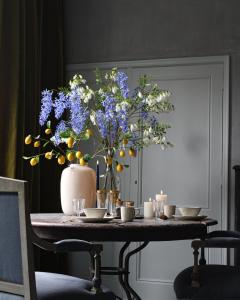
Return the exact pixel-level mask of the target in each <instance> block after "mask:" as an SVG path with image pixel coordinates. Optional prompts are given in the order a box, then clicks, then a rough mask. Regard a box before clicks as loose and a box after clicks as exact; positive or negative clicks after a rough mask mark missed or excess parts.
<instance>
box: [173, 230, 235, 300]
mask: <svg viewBox="0 0 240 300" xmlns="http://www.w3.org/2000/svg"><path fill="white" fill-rule="evenodd" d="M192 248H193V250H194V251H193V254H194V266H193V267H189V268H186V269H185V270H183V271H182V272H181V273H179V274H178V275H177V277H176V279H175V281H174V290H175V293H176V296H177V299H181V300H187V299H188V300H190V299H202V300H208V299H209V300H210V299H211V300H215V299H217V300H222V299H224V300H231V299H235V300H236V299H238V300H239V299H240V269H239V267H234V266H227V265H206V261H205V258H204V249H205V248H240V233H239V232H235V231H213V232H211V233H209V234H208V235H207V237H206V239H205V240H203V241H202V240H194V241H193V242H192ZM199 249H201V259H200V261H199V263H198V256H199Z"/></svg>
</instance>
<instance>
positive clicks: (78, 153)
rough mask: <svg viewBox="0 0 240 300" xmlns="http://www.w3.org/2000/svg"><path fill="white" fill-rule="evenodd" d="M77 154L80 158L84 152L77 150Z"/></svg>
mask: <svg viewBox="0 0 240 300" xmlns="http://www.w3.org/2000/svg"><path fill="white" fill-rule="evenodd" d="M75 155H76V158H78V159H79V158H81V157H82V152H81V151H77V152H76V154H75Z"/></svg>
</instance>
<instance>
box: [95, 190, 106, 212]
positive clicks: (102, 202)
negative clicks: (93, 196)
mask: <svg viewBox="0 0 240 300" xmlns="http://www.w3.org/2000/svg"><path fill="white" fill-rule="evenodd" d="M97 208H107V209H108V195H107V191H106V190H97Z"/></svg>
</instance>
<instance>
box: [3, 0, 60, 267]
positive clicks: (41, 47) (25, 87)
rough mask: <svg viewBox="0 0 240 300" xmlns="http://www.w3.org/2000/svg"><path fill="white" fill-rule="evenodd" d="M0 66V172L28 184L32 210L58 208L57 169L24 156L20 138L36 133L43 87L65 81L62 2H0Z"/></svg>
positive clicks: (25, 151) (26, 149)
mask: <svg viewBox="0 0 240 300" xmlns="http://www.w3.org/2000/svg"><path fill="white" fill-rule="evenodd" d="M0 70H1V71H0V112H1V117H0V137H1V138H0V176H7V177H12V178H18V179H24V180H27V181H28V182H29V187H30V201H31V210H32V212H58V211H60V195H59V190H60V188H59V181H60V174H61V169H60V168H59V166H57V165H56V163H54V162H49V161H43V162H41V163H40V164H39V165H38V166H37V167H34V168H32V167H31V166H30V165H29V162H28V161H25V160H23V159H22V156H23V155H31V154H32V153H33V152H34V149H33V147H31V146H25V145H24V137H25V136H26V135H28V134H30V133H32V134H33V135H34V134H36V135H37V134H38V133H39V130H40V128H39V124H38V115H39V111H40V92H41V90H42V89H45V88H48V89H52V88H56V87H58V86H61V85H63V83H64V78H63V3H62V0H51V1H49V0H21V1H19V0H0ZM41 260H42V261H43V263H42V262H41V261H40V262H41V265H50V261H52V260H50V259H48V258H47V259H45V258H44V256H41Z"/></svg>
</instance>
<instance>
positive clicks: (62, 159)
mask: <svg viewBox="0 0 240 300" xmlns="http://www.w3.org/2000/svg"><path fill="white" fill-rule="evenodd" d="M65 161H66V159H65V156H64V155H60V156H59V157H58V164H59V165H64V164H65Z"/></svg>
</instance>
